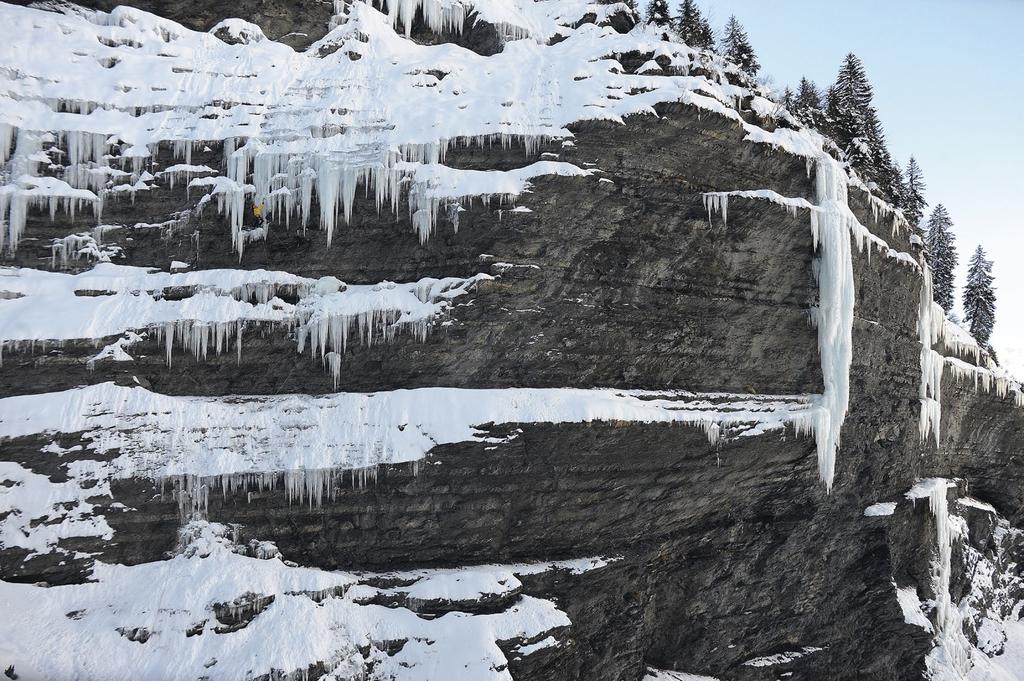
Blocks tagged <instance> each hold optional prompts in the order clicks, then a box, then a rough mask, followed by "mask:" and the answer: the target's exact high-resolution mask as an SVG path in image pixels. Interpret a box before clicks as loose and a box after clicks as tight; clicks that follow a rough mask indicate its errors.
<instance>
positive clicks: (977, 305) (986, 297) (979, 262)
mask: <svg viewBox="0 0 1024 681" xmlns="http://www.w3.org/2000/svg"><path fill="white" fill-rule="evenodd" d="M992 281H993V277H992V261H991V260H988V259H987V258H986V257H985V250H984V249H983V248H982V247H981V246H978V248H977V249H976V250H975V251H974V255H972V256H971V262H970V264H969V265H968V269H967V285H966V286H964V301H963V302H964V319H965V320H966V321H967V323H968V324H969V325H970V329H971V335H972V336H974V338H975V340H977V341H978V343H979V344H980V345H981V346H982V347H986V346H988V341H989V339H990V338H991V337H992V328H993V327H994V326H995V324H996V292H995V289H994V288H993V287H992Z"/></svg>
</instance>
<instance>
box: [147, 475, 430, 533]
mask: <svg viewBox="0 0 1024 681" xmlns="http://www.w3.org/2000/svg"><path fill="white" fill-rule="evenodd" d="M410 467H411V470H412V473H413V475H415V474H417V473H418V471H419V464H418V462H416V461H413V462H412V463H411V464H410ZM378 469H379V466H377V465H372V466H363V467H359V468H348V469H346V468H317V469H311V470H310V469H304V468H299V469H295V470H287V471H260V472H256V473H230V474H225V475H217V476H208V477H207V476H198V475H177V476H174V477H172V478H170V479H163V480H162V481H161V484H166V482H168V481H169V482H171V483H172V485H173V488H174V489H173V491H172V495H173V498H174V499H175V500H176V501H177V502H178V512H179V514H180V515H181V518H182V519H185V520H202V519H205V518H206V517H207V514H208V511H209V506H210V493H211V491H215V490H218V489H219V491H220V493H221V495H222V496H223V497H224V498H227V497H228V496H229V495H233V494H237V493H244V494H245V495H246V499H247V501H251V499H252V496H253V495H254V494H263V493H265V492H270V491H273V490H276V489H279V488H283V489H284V492H285V496H286V498H287V500H288V503H289V504H292V503H298V504H303V503H304V504H306V505H307V506H308V507H309V508H319V507H321V506H322V505H323V503H324V501H325V500H326V501H329V502H331V501H334V500H335V499H337V496H338V494H340V493H341V492H343V491H344V490H346V489H362V488H365V487H367V486H368V485H372V484H375V483H376V482H377V472H378Z"/></svg>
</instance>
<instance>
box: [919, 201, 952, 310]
mask: <svg viewBox="0 0 1024 681" xmlns="http://www.w3.org/2000/svg"><path fill="white" fill-rule="evenodd" d="M925 246H926V247H927V248H928V262H929V263H930V264H931V266H932V292H933V297H934V299H935V302H936V303H938V304H939V305H941V306H942V309H944V310H946V311H947V312H949V311H951V310H952V309H953V291H954V288H955V278H954V273H955V272H956V265H957V262H958V257H957V254H956V237H955V236H954V235H953V220H952V218H950V217H949V213H948V212H947V211H946V207H945V206H943V205H942V204H941V203H940V204H939V205H937V206H935V209H934V210H932V214H931V217H929V218H928V235H927V236H926V237H925Z"/></svg>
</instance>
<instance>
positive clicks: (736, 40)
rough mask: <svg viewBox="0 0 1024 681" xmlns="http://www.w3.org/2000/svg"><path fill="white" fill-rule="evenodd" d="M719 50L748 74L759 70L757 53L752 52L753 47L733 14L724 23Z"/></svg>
mask: <svg viewBox="0 0 1024 681" xmlns="http://www.w3.org/2000/svg"><path fill="white" fill-rule="evenodd" d="M721 51H722V54H723V55H725V56H726V57H728V58H729V59H731V60H732V61H733V62H734V63H735V64H736V65H737V66H739V67H740V68H741V69H743V71H744V72H746V74H747V75H748V76H751V77H753V76H756V75H757V72H758V71H760V70H761V65H760V64H758V63H757V55H756V54H754V47H753V46H752V45H751V44H750V39H749V38H748V37H747V32H746V31H744V30H743V25H742V24H740V22H739V20H738V19H737V18H736V15H735V14H734V15H732V16H731V17H729V22H728V23H727V24H726V25H725V33H724V34H723V35H722V46H721Z"/></svg>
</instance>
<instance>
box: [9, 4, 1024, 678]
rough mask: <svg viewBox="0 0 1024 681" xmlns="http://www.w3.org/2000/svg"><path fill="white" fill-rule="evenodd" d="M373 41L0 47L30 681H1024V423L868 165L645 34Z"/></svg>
mask: <svg viewBox="0 0 1024 681" xmlns="http://www.w3.org/2000/svg"><path fill="white" fill-rule="evenodd" d="M326 24H327V25H326V26H325V27H324V30H325V31H326V33H325V34H324V35H323V37H322V38H319V39H318V40H315V41H313V42H312V43H311V44H309V45H308V46H306V47H305V49H303V50H302V51H296V49H294V48H293V47H291V46H290V43H289V44H286V42H285V41H275V40H272V39H270V38H268V37H267V35H266V34H265V32H264V30H262V29H261V28H260V27H259V26H257V25H255V24H252V23H249V22H247V21H244V20H242V19H238V18H233V17H229V16H227V15H225V16H221V17H217V21H216V22H215V23H214V24H213V25H211V26H209V27H208V28H209V31H207V32H199V31H196V30H192V29H188V28H185V27H184V26H182V25H180V24H178V23H175V22H174V21H171V20H168V19H163V18H160V17H157V16H155V15H153V14H149V13H147V12H145V11H142V10H141V9H136V8H130V7H118V8H116V9H112V10H110V11H100V10H91V9H85V8H82V7H78V6H74V5H69V4H65V3H49V4H40V5H39V6H35V7H28V8H26V7H16V6H13V5H7V4H0V26H3V28H2V29H0V30H2V31H3V36H4V37H5V40H3V41H2V42H0V63H2V64H3V65H4V69H3V70H2V71H0V78H2V81H3V85H4V88H3V91H2V92H0V112H2V115H0V160H2V161H3V170H2V173H0V183H2V184H0V220H2V223H0V248H2V249H3V252H4V257H5V259H6V260H7V264H8V265H9V266H5V267H4V268H2V269H0V353H2V357H3V364H2V366H0V375H2V376H4V377H5V379H6V380H4V381H0V384H2V385H3V387H2V389H0V392H2V394H3V396H2V397H0V442H3V443H4V453H3V455H2V456H0V468H2V472H0V475H2V477H3V485H2V487H0V503H2V507H0V569H2V573H0V576H2V577H3V580H4V581H2V582H0V601H2V602H3V604H4V606H5V607H4V610H5V611H6V612H9V613H13V616H12V617H8V618H5V619H4V621H3V622H2V623H0V631H2V636H0V640H2V641H3V643H2V644H0V667H3V668H5V669H6V668H8V666H9V667H10V668H11V672H10V673H11V674H16V675H17V676H18V677H19V678H65V677H68V678H70V677H82V678H97V679H103V678H193V677H194V678H203V677H205V678H211V679H212V678H222V677H223V678H240V677H242V678H250V677H253V678H282V677H289V678H293V677H294V678H298V677H303V678H306V677H313V678H325V679H326V678H336V679H348V678H364V677H368V678H375V679H398V678H408V679H451V678H466V679H490V678H510V677H515V678H538V679H539V678H608V679H639V678H642V677H644V676H645V675H646V676H647V678H676V677H678V676H679V674H680V673H681V672H679V673H677V672H676V671H658V670H659V669H664V670H685V671H687V672H699V673H701V674H708V675H713V676H717V677H720V678H729V679H732V678H741V679H747V678H750V679H759V678H773V679H774V678H776V675H777V674H786V673H791V674H793V675H794V676H793V678H808V679H812V678H822V675H827V676H828V677H829V678H886V679H890V678H908V679H910V678H923V675H925V674H932V675H933V676H934V677H935V678H958V675H959V676H963V675H964V674H972V675H974V676H972V677H971V678H979V679H980V678H1013V677H1012V673H1013V672H1012V670H1013V669H1014V664H1015V663H1014V660H1015V659H1016V658H1015V657H1014V656H1016V655H1024V634H1021V633H1020V632H1017V630H1016V624H1015V618H1014V617H1013V616H1012V615H1014V614H1015V613H1016V612H1017V609H1018V607H1019V605H1018V601H1019V599H1020V593H1019V589H1018V586H1017V584H1016V582H1015V581H1014V578H1013V574H1014V573H1013V568H1012V567H1011V565H1012V564H1013V563H1014V561H1015V560H1016V558H1015V556H1016V555H1017V552H1018V551H1019V548H1020V547H1019V545H1018V542H1017V540H1016V539H1015V538H1016V537H1017V535H1018V531H1017V530H1016V529H1015V523H1018V522H1019V518H1017V514H1018V509H1019V508H1020V502H1021V501H1024V500H1022V499H1021V492H1020V491H1019V489H1017V488H1016V487H1015V486H1014V481H1015V480H1017V477H1018V476H1020V475H1021V472H1018V471H1017V468H1016V466H1015V465H1014V460H1013V453H1014V452H1015V448H1018V447H1019V446H1020V439H1019V435H1017V433H1019V429H1020V424H1021V420H1020V413H1021V412H1020V410H1019V408H1020V407H1021V406H1022V404H1024V393H1022V392H1021V389H1020V386H1019V385H1018V384H1017V383H1016V382H1015V381H1014V380H1012V379H1011V378H1010V377H1009V376H1007V375H1005V373H1004V372H1002V371H1001V369H1000V368H999V367H998V366H996V365H995V364H994V363H992V362H991V360H990V359H989V358H988V357H987V355H985V353H984V352H983V351H982V350H981V349H980V348H978V346H977V344H976V343H974V341H973V339H971V338H970V336H969V335H968V334H966V333H965V332H963V330H962V329H960V328H959V327H957V326H956V325H954V324H952V323H951V322H949V321H948V320H946V319H944V317H943V315H942V311H941V309H938V308H936V306H935V305H934V304H933V303H932V302H931V290H930V286H931V283H930V274H929V272H928V268H927V266H926V265H924V261H923V259H922V257H921V253H920V252H919V250H918V247H917V246H916V245H915V243H914V240H913V238H912V237H911V235H910V234H909V229H908V227H907V224H906V222H905V220H903V218H902V216H901V214H900V213H899V211H897V210H893V209H892V208H891V207H890V206H889V205H888V204H886V203H885V202H884V201H883V200H882V199H880V198H879V197H877V196H873V195H872V194H871V192H870V191H869V190H868V188H867V187H866V186H865V185H864V183H863V182H861V181H860V180H859V179H858V178H857V176H856V174H855V173H852V172H851V171H849V169H848V168H847V167H846V166H845V164H843V163H842V162H841V161H840V160H837V157H836V152H835V149H834V148H833V145H831V143H830V142H829V141H828V140H827V139H825V138H823V137H822V136H821V135H819V134H818V133H817V132H815V131H813V130H810V129H807V128H804V127H802V126H801V125H800V124H799V123H798V122H797V121H796V120H795V119H794V118H793V117H792V116H790V115H789V113H788V112H787V111H786V110H785V109H784V108H783V107H781V106H780V105H778V104H777V103H775V102H774V101H772V99H771V98H770V93H768V92H766V91H764V90H763V89H762V88H760V87H759V86H757V85H755V84H753V83H751V82H749V81H748V79H747V78H746V77H745V76H744V75H742V73H741V72H740V71H739V70H738V69H737V68H736V67H735V66H733V65H731V64H729V63H727V62H725V61H723V60H722V59H721V58H720V57H718V56H716V55H713V54H711V53H706V52H700V51H696V50H692V49H690V48H689V47H687V46H685V45H683V44H681V43H679V42H676V41H671V40H668V39H666V37H665V36H663V35H661V34H660V33H659V32H657V31H656V30H654V29H653V28H651V27H648V26H635V25H634V17H633V14H632V12H631V10H630V9H629V7H628V6H626V5H624V4H621V3H619V4H593V3H587V2H583V1H582V0H558V1H555V0H544V1H534V0H513V1H508V0H506V1H504V2H499V1H497V0H479V1H478V2H474V3H467V2H463V1H462V0H425V1H419V0H402V2H394V3H390V4H385V5H382V4H380V3H377V4H375V3H373V2H362V1H356V2H351V3H344V2H336V3H334V6H333V7H332V15H331V17H330V18H329V20H328V21H327V22H326ZM291 42H294V41H291ZM254 205H259V206H262V207H263V209H264V213H265V215H266V218H267V219H266V221H265V222H263V223H259V222H257V221H253V220H252V219H251V213H252V206H254ZM396 282H397V283H396ZM965 410H966V411H968V412H972V414H973V412H980V413H983V414H985V419H984V421H983V422H980V423H979V422H978V420H977V419H974V418H973V416H972V414H966V415H965V414H964V411H965ZM972 457H973V458H975V459H985V458H992V459H994V460H996V461H998V464H996V465H994V466H988V467H986V468H984V469H982V470H984V471H985V474H979V472H978V471H979V469H978V468H977V467H972V466H971V465H970V463H969V460H970V459H972ZM1000 465H1001V466H1002V469H1005V470H1004V472H1003V473H1002V475H997V474H994V473H993V470H995V469H997V468H999V466H1000ZM954 478H963V481H962V482H960V483H950V484H947V483H946V480H947V479H950V480H952V479H954ZM968 484H971V485H975V486H976V487H977V486H980V488H981V491H980V492H979V491H977V489H975V487H971V488H970V489H968ZM952 490H956V493H957V496H958V497H959V498H960V501H958V502H953V507H952V508H954V509H959V508H961V507H964V508H967V509H969V510H968V511H963V513H973V514H975V515H978V514H979V513H980V514H981V515H980V516H979V517H983V518H985V520H984V521H983V522H982V521H978V522H979V523H980V525H979V527H978V528H976V529H972V530H971V531H970V532H968V531H967V529H965V527H966V525H964V523H968V524H969V523H970V522H971V520H970V519H968V520H965V521H961V520H960V519H958V518H960V516H958V515H956V513H957V511H955V510H950V508H951V507H950V505H949V501H948V500H947V497H948V495H949V494H950V493H951V491H952ZM968 493H970V494H974V495H978V496H980V498H981V499H984V501H978V500H974V498H973V497H969V496H967V495H968ZM924 497H927V498H928V499H930V502H929V503H930V510H931V513H932V515H931V516H927V515H925V516H922V515H921V514H920V513H917V511H916V507H915V505H914V500H915V499H918V498H924ZM865 509H867V510H865ZM928 523H932V524H934V525H935V527H936V529H935V530H934V531H933V532H932V533H931V534H929V533H928V531H926V529H924V528H925V527H927V525H928ZM986 523H987V524H986ZM968 539H970V541H972V542H974V544H969V543H966V542H968ZM961 545H962V546H963V548H958V547H960V546H961ZM969 546H974V548H973V549H969V548H968V547H969ZM971 551H973V553H972V552H971ZM981 565H984V566H987V567H986V568H985V569H986V570H988V572H985V573H984V574H987V575H990V577H991V578H990V579H989V580H988V581H987V582H986V581H985V580H984V579H982V580H981V581H979V580H978V578H976V577H975V578H972V579H973V581H971V582H970V585H969V587H962V586H961V587H958V584H962V582H963V578H962V575H964V574H970V573H973V574H975V575H977V574H979V570H980V568H979V566H981ZM926 571H930V576H929V577H927V578H925V572H926ZM958 580H959V581H958ZM58 585H59V586H58ZM858 585H862V586H858ZM958 588H960V591H959V592H957V589H958ZM865 623H870V626H871V628H872V629H871V631H864V633H863V635H862V636H859V637H858V636H850V635H849V631H850V630H851V628H857V627H860V626H865ZM998 641H1002V642H1003V643H1002V644H1001V647H1000V645H996V643H995V642H998ZM869 651H870V652H871V654H872V655H874V659H873V660H872V661H871V662H869V663H863V664H861V666H856V667H851V660H858V659H861V658H863V656H865V655H868V654H869ZM1000 651H1002V652H1000ZM858 664H860V663H858ZM1007 674H1009V675H1010V676H1006V675H1007ZM944 675H945V676H944ZM986 675H987V676H986ZM1001 675H1002V676H1001ZM680 678H688V677H687V676H686V675H685V674H684V675H682V676H681V677H680Z"/></svg>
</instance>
